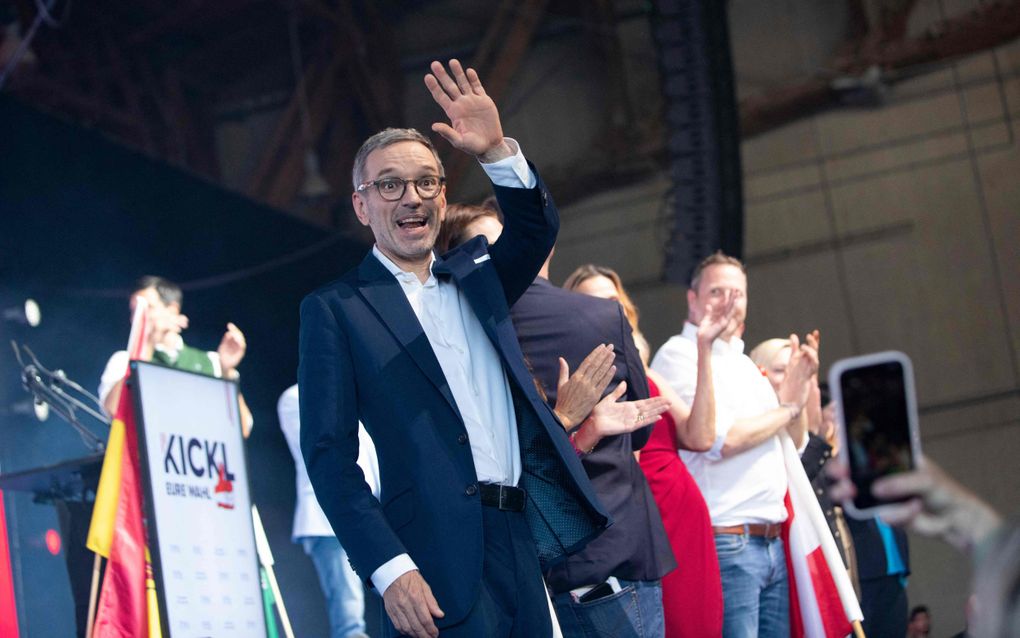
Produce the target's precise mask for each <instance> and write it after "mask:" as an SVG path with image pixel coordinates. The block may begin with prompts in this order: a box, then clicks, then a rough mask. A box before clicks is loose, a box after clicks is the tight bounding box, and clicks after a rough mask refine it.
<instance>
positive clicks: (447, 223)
mask: <svg viewBox="0 0 1020 638" xmlns="http://www.w3.org/2000/svg"><path fill="white" fill-rule="evenodd" d="M482 217H492V218H493V219H495V220H496V221H498V222H499V223H501V224H502V223H503V217H502V216H501V215H500V214H499V211H496V210H493V209H492V208H489V207H487V206H476V205H475V204H450V205H449V206H447V207H446V218H445V219H443V225H442V227H440V229H439V236H438V237H437V238H436V252H438V253H439V254H440V255H441V254H443V253H445V252H447V251H449V250H453V249H454V248H456V247H457V246H460V245H461V244H463V243H464V242H466V241H467V240H469V239H471V237H468V236H467V227H468V226H469V225H470V224H471V222H473V221H475V220H476V219H480V218H482Z"/></svg>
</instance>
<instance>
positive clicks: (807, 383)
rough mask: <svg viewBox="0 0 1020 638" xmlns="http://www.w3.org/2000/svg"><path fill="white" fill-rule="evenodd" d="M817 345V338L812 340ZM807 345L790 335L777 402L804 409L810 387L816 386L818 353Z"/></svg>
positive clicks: (809, 339)
mask: <svg viewBox="0 0 1020 638" xmlns="http://www.w3.org/2000/svg"><path fill="white" fill-rule="evenodd" d="M813 341H814V343H815V344H816V345H817V343H818V340H817V337H815V338H814V340H813ZM811 342H812V336H811V335H809V336H808V343H807V344H803V345H802V344H801V343H800V339H799V338H798V337H797V335H795V334H792V335H790V362H789V363H788V364H787V366H786V376H785V377H784V378H783V381H782V383H780V384H779V400H780V401H781V402H782V403H792V404H795V405H799V406H801V407H804V406H805V405H807V402H808V398H809V397H810V395H811V386H812V384H814V385H815V386H816V387H817V386H818V381H817V375H818V351H817V350H816V349H815V348H814V347H812V346H811V345H810V343H811Z"/></svg>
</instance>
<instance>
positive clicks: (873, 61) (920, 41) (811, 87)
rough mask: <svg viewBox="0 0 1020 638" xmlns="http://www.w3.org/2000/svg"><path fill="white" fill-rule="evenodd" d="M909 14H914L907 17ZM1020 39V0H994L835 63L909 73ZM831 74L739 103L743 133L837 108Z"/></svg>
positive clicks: (849, 68) (840, 68) (850, 69)
mask: <svg viewBox="0 0 1020 638" xmlns="http://www.w3.org/2000/svg"><path fill="white" fill-rule="evenodd" d="M908 17H909V16H908ZM1018 37H1020V0H1010V1H1004V0H1000V1H997V2H990V3H987V4H983V5H981V6H979V7H978V8H977V9H974V10H972V11H969V12H967V13H965V14H963V15H959V16H954V17H951V18H947V19H945V20H941V21H939V22H937V23H935V24H934V25H932V26H931V27H930V28H929V29H928V30H927V31H926V32H925V33H924V34H922V35H920V36H918V37H916V38H909V39H906V38H904V39H900V40H898V41H894V42H886V43H884V44H883V45H882V46H880V47H875V48H874V49H872V50H867V49H866V48H861V49H859V52H858V53H857V54H856V55H844V56H842V57H840V58H838V59H837V60H835V61H834V63H833V65H832V67H831V68H833V69H834V70H835V74H843V75H856V74H861V73H863V72H864V71H865V70H867V69H869V68H872V67H877V68H879V69H881V70H882V71H883V73H886V74H890V73H895V72H897V71H899V72H904V74H905V73H906V72H908V71H909V70H910V69H911V68H912V67H915V66H919V65H925V64H932V63H936V62H944V61H950V60H953V59H956V58H959V57H962V56H966V55H971V54H974V53H979V52H981V51H986V50H988V49H991V48H994V47H997V46H999V45H1002V44H1006V43H1007V42H1010V41H1012V40H1015V39H1016V38H1018ZM835 74H834V73H827V74H825V75H818V76H814V77H811V78H807V79H804V80H799V81H796V82H793V83H790V84H787V85H785V86H781V87H779V88H776V89H773V90H771V91H767V92H765V93H762V94H761V95H755V96H751V97H747V98H745V99H743V100H741V102H740V128H741V134H742V136H743V137H745V138H747V137H753V136H754V135H758V134H761V133H764V132H765V131H768V130H771V129H774V128H776V127H778V126H782V125H783V124H787V123H789V122H792V121H794V120H797V119H800V118H803V117H806V116H808V115H811V114H813V113H816V112H818V111H820V110H822V109H825V108H829V107H833V106H837V105H838V104H839V99H840V96H839V94H838V93H837V92H836V91H834V90H833V89H832V86H831V83H832V79H833V77H834V75H835Z"/></svg>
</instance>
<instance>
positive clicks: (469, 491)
mask: <svg viewBox="0 0 1020 638" xmlns="http://www.w3.org/2000/svg"><path fill="white" fill-rule="evenodd" d="M464 493H465V494H467V495H468V496H474V495H475V494H477V493H478V486H477V485H475V484H474V483H472V484H471V485H468V486H467V489H465V490H464Z"/></svg>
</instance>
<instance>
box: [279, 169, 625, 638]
mask: <svg viewBox="0 0 1020 638" xmlns="http://www.w3.org/2000/svg"><path fill="white" fill-rule="evenodd" d="M495 192H496V196H497V199H498V200H499V204H500V207H501V208H502V210H503V211H504V214H505V216H506V226H505V229H504V232H503V235H502V236H501V237H500V239H499V241H497V242H496V243H495V244H493V245H492V246H488V244H487V242H486V241H485V240H484V238H480V237H479V238H476V239H474V240H472V241H469V242H467V243H466V244H464V245H462V246H461V247H459V248H457V249H455V250H453V251H451V252H450V253H448V254H446V255H444V257H443V258H442V259H440V260H437V262H436V263H435V264H434V265H433V272H434V273H435V274H436V275H437V276H450V277H452V279H453V281H455V282H456V284H457V285H458V287H459V288H460V289H461V290H462V291H463V293H464V295H465V297H466V298H467V300H468V302H469V304H470V305H471V307H472V309H473V310H474V312H475V314H476V315H477V317H478V319H479V320H480V322H481V324H482V326H483V328H484V329H485V332H486V334H487V335H488V337H489V339H490V340H491V341H492V343H493V344H494V345H495V348H496V351H497V352H498V353H499V356H500V358H501V360H502V363H503V366H504V368H505V370H506V374H507V379H508V382H509V386H510V390H511V394H512V398H513V402H514V408H515V411H516V414H517V422H518V423H517V426H518V434H519V441H520V449H521V465H522V474H521V480H520V483H519V486H520V487H523V488H524V489H525V490H527V492H528V501H527V505H526V507H525V516H526V518H527V520H528V523H529V526H530V528H531V532H532V536H533V538H534V541H535V544H536V547H537V551H538V556H539V560H540V562H541V563H542V565H543V568H544V567H547V566H549V565H552V564H555V563H556V562H558V561H559V560H560V559H562V558H563V557H565V555H566V554H568V553H571V552H575V551H578V550H580V549H581V548H582V547H584V545H585V544H586V543H587V542H588V541H589V540H590V539H591V538H593V537H594V536H596V535H597V534H598V533H599V532H601V530H602V529H603V528H604V527H606V526H607V525H608V524H609V517H608V515H607V514H606V513H605V512H604V511H603V509H602V507H601V505H600V504H599V503H598V501H597V499H596V497H595V494H594V491H593V489H592V487H591V484H590V483H589V482H588V479H587V478H586V476H585V473H584V470H583V468H582V467H581V464H580V462H579V460H578V459H577V456H576V454H575V453H574V451H573V448H572V447H571V445H570V442H569V441H568V440H567V438H566V435H565V433H564V432H563V427H562V426H561V425H560V424H559V423H558V422H557V421H556V419H555V417H554V415H553V413H552V411H551V410H550V409H549V408H548V406H547V405H546V404H545V402H544V401H542V399H541V397H540V396H539V394H538V392H537V390H536V389H535V386H534V384H533V382H532V379H531V375H530V374H529V372H528V370H527V368H526V366H525V363H524V358H523V355H522V354H521V350H520V346H519V344H518V342H517V336H516V334H515V333H514V329H513V325H512V323H511V320H510V310H509V307H510V305H512V303H513V302H514V301H515V300H516V299H517V298H518V297H520V295H521V294H522V293H523V292H524V290H525V289H526V288H527V287H528V284H530V283H531V281H532V280H533V279H534V277H535V275H536V274H537V272H538V270H539V268H540V267H541V264H542V263H543V261H544V260H545V258H546V256H547V255H548V254H549V251H550V250H551V249H552V245H553V242H554V241H555V238H556V232H557V229H558V225H559V221H558V216H557V213H556V208H555V206H554V205H553V203H552V199H551V198H550V197H549V196H548V194H547V193H546V191H545V187H544V185H543V184H542V183H541V181H539V183H538V186H537V187H536V188H534V189H515V188H502V187H498V186H496V187H495ZM300 341H301V343H300V366H299V371H298V380H299V383H300V386H301V393H300V401H301V448H302V453H303V455H304V458H305V464H306V466H307V467H308V476H309V478H310V479H311V482H312V485H313V486H314V488H315V495H316V498H317V499H318V501H319V503H320V504H321V505H322V509H323V511H324V512H325V513H326V516H327V518H328V519H329V522H330V524H331V525H332V527H333V530H334V531H335V532H336V534H337V537H338V538H339V539H340V543H341V544H342V545H343V547H344V549H346V550H347V553H348V555H349V557H350V560H351V564H352V565H353V566H354V569H355V571H357V573H358V574H359V575H360V576H361V577H362V578H363V579H368V578H370V577H371V575H372V573H373V572H374V571H375V570H376V569H377V568H378V567H379V566H380V565H382V564H383V563H385V562H386V561H388V560H390V559H391V558H393V557H395V556H397V555H398V554H401V553H405V552H406V553H408V554H409V555H410V556H411V558H412V559H413V560H414V562H415V563H416V564H417V566H418V568H419V569H420V570H421V573H422V576H423V577H424V578H425V580H426V581H427V582H428V583H429V585H430V587H431V588H432V591H433V593H434V594H435V596H436V599H437V601H438V602H439V605H440V606H441V607H442V608H443V610H444V612H446V615H445V617H444V618H442V619H441V620H439V621H437V624H438V625H439V626H440V627H443V626H448V625H450V624H453V623H456V622H458V621H459V620H461V619H463V618H464V616H466V615H467V613H468V611H469V610H470V609H471V607H472V605H473V604H474V602H475V600H476V599H477V597H478V593H479V585H480V582H481V571H482V551H483V538H482V512H481V508H482V505H481V501H480V499H479V496H478V491H477V474H476V472H475V468H474V462H473V459H472V456H471V448H470V445H468V443H469V440H468V435H467V431H466V429H465V428H464V423H463V421H462V419H461V416H460V413H459V410H458V408H457V404H456V402H455V401H454V398H453V394H452V393H451V391H450V387H449V384H448V383H447V380H446V378H445V377H444V376H443V372H442V369H441V367H440V365H439V361H438V360H437V359H436V356H435V353H434V352H433V350H432V347H431V345H430V344H429V341H428V338H427V337H426V336H425V333H424V331H423V330H422V327H421V324H420V323H419V322H418V319H417V317H415V315H414V311H413V310H412V309H411V306H410V304H409V303H408V301H407V298H406V296H405V295H404V293H403V291H402V290H401V288H400V285H399V283H398V282H397V281H396V279H395V278H394V277H393V275H391V274H390V273H389V271H387V270H386V269H385V267H384V266H383V265H382V264H381V263H379V261H378V260H377V259H376V258H375V256H374V255H371V254H369V255H368V256H367V257H366V258H365V259H364V261H363V262H362V263H361V265H360V266H359V267H357V268H356V269H354V270H352V271H350V272H348V273H347V274H346V275H344V276H343V277H342V278H341V279H339V280H338V281H336V282H334V283H332V284H329V285H327V286H325V287H323V288H321V289H319V290H318V291H316V292H314V293H312V294H310V295H309V296H308V297H306V298H305V300H304V301H303V302H302V304H301V340H300ZM359 419H360V420H361V421H362V423H364V425H365V428H366V429H367V430H368V433H369V434H370V435H371V436H372V439H373V441H374V442H375V446H376V450H377V452H378V456H379V469H380V474H381V484H382V493H381V504H380V501H377V500H376V499H375V498H374V497H373V496H372V494H371V492H370V491H369V488H368V485H366V484H365V481H364V476H363V474H362V471H361V469H360V468H359V467H358V465H357V463H356V461H357V457H358V432H357V423H358V420H359Z"/></svg>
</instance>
